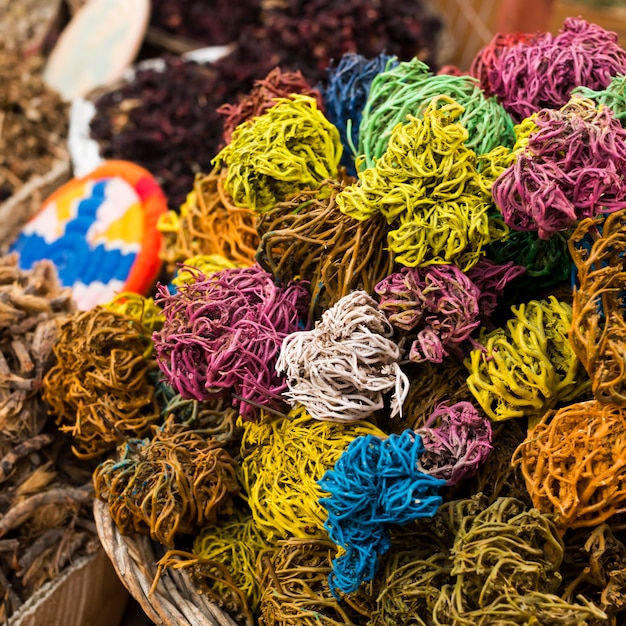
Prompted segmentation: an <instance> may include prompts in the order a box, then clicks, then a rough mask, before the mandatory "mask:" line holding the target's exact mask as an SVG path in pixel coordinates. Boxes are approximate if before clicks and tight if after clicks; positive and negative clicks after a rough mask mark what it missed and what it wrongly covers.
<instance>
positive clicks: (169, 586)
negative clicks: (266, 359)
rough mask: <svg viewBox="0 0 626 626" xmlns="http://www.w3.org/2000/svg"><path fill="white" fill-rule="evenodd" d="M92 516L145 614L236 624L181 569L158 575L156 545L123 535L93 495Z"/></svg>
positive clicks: (174, 624) (209, 624) (170, 621)
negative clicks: (158, 576) (194, 585)
mask: <svg viewBox="0 0 626 626" xmlns="http://www.w3.org/2000/svg"><path fill="white" fill-rule="evenodd" d="M93 512H94V518H95V521H96V528H97V530H98V537H99V538H100V542H101V543H102V547H103V548H104V551H105V552H106V554H107V556H108V557H109V559H111V562H112V564H113V567H114V569H115V572H116V573H117V576H118V578H119V579H120V580H121V581H122V583H123V585H124V586H125V587H126V589H127V590H128V592H129V593H130V594H131V596H132V597H133V598H134V599H135V600H136V601H137V602H138V603H139V605H140V606H141V608H142V609H143V610H144V612H145V613H146V615H147V616H148V617H149V618H150V619H151V620H152V621H153V622H154V623H155V624H159V625H161V624H162V625H165V626H238V624H237V622H235V621H234V620H233V619H232V618H231V617H230V615H228V614H227V613H226V612H225V611H224V610H222V609H221V608H220V607H218V606H217V605H216V604H213V603H212V602H210V601H209V600H208V599H207V598H206V596H204V595H202V594H200V593H198V592H197V591H196V590H195V588H194V587H193V584H192V582H191V580H190V578H189V576H188V574H187V573H186V572H185V571H184V570H177V569H173V568H171V567H168V568H165V569H164V570H163V571H162V572H161V576H160V578H159V582H158V584H157V586H156V589H155V590H154V591H153V592H152V594H150V588H151V587H152V584H153V582H154V579H155V578H156V575H157V565H156V561H157V557H156V553H155V545H154V543H153V542H152V540H151V539H150V537H148V536H147V535H141V534H139V533H135V534H132V535H122V534H121V533H120V532H119V530H118V528H117V526H116V525H115V522H114V521H113V519H112V518H111V515H110V513H109V507H108V505H107V504H106V503H105V502H103V501H101V500H98V499H96V500H95V501H94V507H93Z"/></svg>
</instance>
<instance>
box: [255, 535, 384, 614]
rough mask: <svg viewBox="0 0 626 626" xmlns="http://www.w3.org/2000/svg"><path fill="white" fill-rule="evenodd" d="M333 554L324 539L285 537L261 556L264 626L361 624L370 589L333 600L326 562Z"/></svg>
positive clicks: (368, 606) (369, 601) (367, 610)
mask: <svg viewBox="0 0 626 626" xmlns="http://www.w3.org/2000/svg"><path fill="white" fill-rule="evenodd" d="M335 550H336V547H335V545H334V544H333V543H332V541H328V540H325V539H305V540H303V539H293V538H292V539H288V540H287V541H285V542H284V543H283V544H282V545H281V547H280V549H279V550H275V551H273V552H270V553H267V554H265V555H264V556H263V557H262V559H261V561H260V568H261V570H262V580H261V588H262V590H263V595H262V597H261V615H262V619H263V624H265V625H266V626H289V625H291V624H298V626H356V625H358V624H363V625H364V624H366V623H367V621H368V617H369V613H370V611H371V607H372V605H373V600H374V593H373V592H374V590H373V586H372V585H368V586H364V587H363V588H362V589H360V590H359V591H358V592H356V593H352V594H349V595H344V596H342V598H341V601H338V600H337V599H336V598H334V597H333V596H332V594H331V592H330V589H329V587H328V575H329V573H330V571H331V566H330V561H331V558H332V556H333V554H334V552H335Z"/></svg>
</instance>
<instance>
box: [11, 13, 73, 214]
mask: <svg viewBox="0 0 626 626" xmlns="http://www.w3.org/2000/svg"><path fill="white" fill-rule="evenodd" d="M11 4H15V3H11ZM19 6H20V7H22V5H21V4H20V5H19ZM44 63H45V59H44V58H43V57H41V56H38V55H33V56H29V57H23V56H22V55H21V54H20V53H19V52H17V51H12V50H7V49H6V48H3V47H2V45H0V76H2V81H1V82H0V202H2V201H3V200H6V199H7V198H8V197H9V196H11V195H13V194H14V193H15V192H16V191H17V190H18V189H20V187H22V185H24V184H25V183H26V182H28V180H29V179H30V178H31V177H33V176H36V175H43V174H47V173H48V172H49V171H50V170H51V169H52V166H53V165H54V164H55V163H57V162H58V161H60V160H65V159H67V158H68V153H67V149H66V137H67V131H68V105H67V104H65V103H64V102H62V101H61V98H60V97H59V95H58V94H57V93H56V92H54V91H52V90H51V89H50V88H48V87H47V86H46V85H45V84H44V82H43V78H42V74H43V67H44Z"/></svg>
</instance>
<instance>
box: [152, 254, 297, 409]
mask: <svg viewBox="0 0 626 626" xmlns="http://www.w3.org/2000/svg"><path fill="white" fill-rule="evenodd" d="M187 271H191V272H194V271H195V272H196V280H195V282H192V283H189V284H185V285H181V286H180V287H179V289H178V291H177V292H176V293H175V294H170V293H169V291H168V289H167V287H165V286H163V285H161V286H160V287H159V292H158V297H157V300H156V301H157V302H158V303H159V305H160V306H162V307H163V313H164V315H165V324H164V325H163V329H162V330H161V331H159V332H157V333H155V334H154V344H155V349H156V354H157V360H158V363H159V367H160V368H161V370H162V371H163V373H164V374H165V377H166V379H167V380H168V382H169V383H170V384H171V385H172V386H173V387H174V389H176V391H177V392H178V393H179V394H180V395H181V396H183V397H185V398H193V399H196V400H206V399H209V398H214V397H218V396H222V395H225V394H226V393H227V392H232V394H233V405H234V406H239V410H240V413H241V415H242V417H244V418H245V419H254V418H255V417H256V416H257V413H258V406H259V405H261V406H263V407H268V408H270V409H272V408H273V409H279V408H280V407H282V397H281V393H282V392H283V391H284V390H285V389H286V387H287V385H286V383H285V381H284V379H283V378H282V377H281V376H279V375H278V374H277V373H276V370H275V365H276V360H277V358H278V354H279V351H280V346H281V343H282V341H283V339H284V338H285V337H286V336H287V335H288V334H290V333H292V332H294V331H296V330H298V329H300V328H303V327H306V324H307V322H306V317H307V310H308V306H309V295H308V291H307V289H306V287H305V285H304V284H303V283H289V284H287V285H286V286H284V287H279V286H277V285H275V284H274V281H273V278H272V275H271V274H268V273H267V272H265V271H263V270H262V269H261V268H260V267H259V266H253V267H247V268H237V269H227V270H223V271H221V272H216V273H215V274H212V275H211V276H208V277H207V276H205V275H204V274H202V273H201V272H198V271H197V270H194V269H193V268H189V269H188V270H187Z"/></svg>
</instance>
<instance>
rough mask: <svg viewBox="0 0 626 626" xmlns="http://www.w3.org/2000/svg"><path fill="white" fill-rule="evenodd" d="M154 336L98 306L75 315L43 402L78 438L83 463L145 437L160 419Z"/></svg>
mask: <svg viewBox="0 0 626 626" xmlns="http://www.w3.org/2000/svg"><path fill="white" fill-rule="evenodd" d="M151 348H152V342H151V341H150V333H149V331H148V330H147V329H146V328H144V327H143V326H142V325H141V323H140V322H138V321H137V320H135V319H133V318H132V317H129V316H126V315H122V314H121V313H114V312H113V311H108V310H106V309H105V308H103V307H96V308H94V309H91V310H90V311H84V312H81V313H77V314H75V315H74V316H73V317H71V318H70V319H68V320H67V321H66V322H65V323H64V324H63V326H62V328H61V334H60V337H59V340H58V342H57V343H56V344H55V345H54V355H55V357H56V363H55V365H54V366H53V367H52V368H51V369H50V370H49V371H48V373H47V374H46V377H45V379H44V382H43V389H44V391H43V397H44V399H45V401H46V402H47V403H48V404H49V405H50V407H51V409H52V412H53V414H54V415H55V417H56V419H57V423H59V424H60V430H61V431H63V432H69V433H71V434H72V436H73V438H74V452H75V454H76V455H77V456H79V457H80V458H85V459H89V458H95V457H97V456H99V455H101V454H103V453H105V452H107V451H109V450H113V449H114V448H115V446H116V445H117V444H118V443H120V442H121V441H123V440H124V438H125V437H128V436H131V437H137V436H143V435H145V434H146V432H147V431H148V429H149V427H150V425H151V424H153V423H155V422H156V421H157V420H159V419H160V414H159V410H158V407H157V406H156V401H155V396H154V383H153V381H152V380H151V379H150V376H149V375H150V373H151V372H154V371H155V370H156V369H157V365H156V361H154V360H153V359H150V358H148V357H147V355H148V354H149V353H150V350H151Z"/></svg>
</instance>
